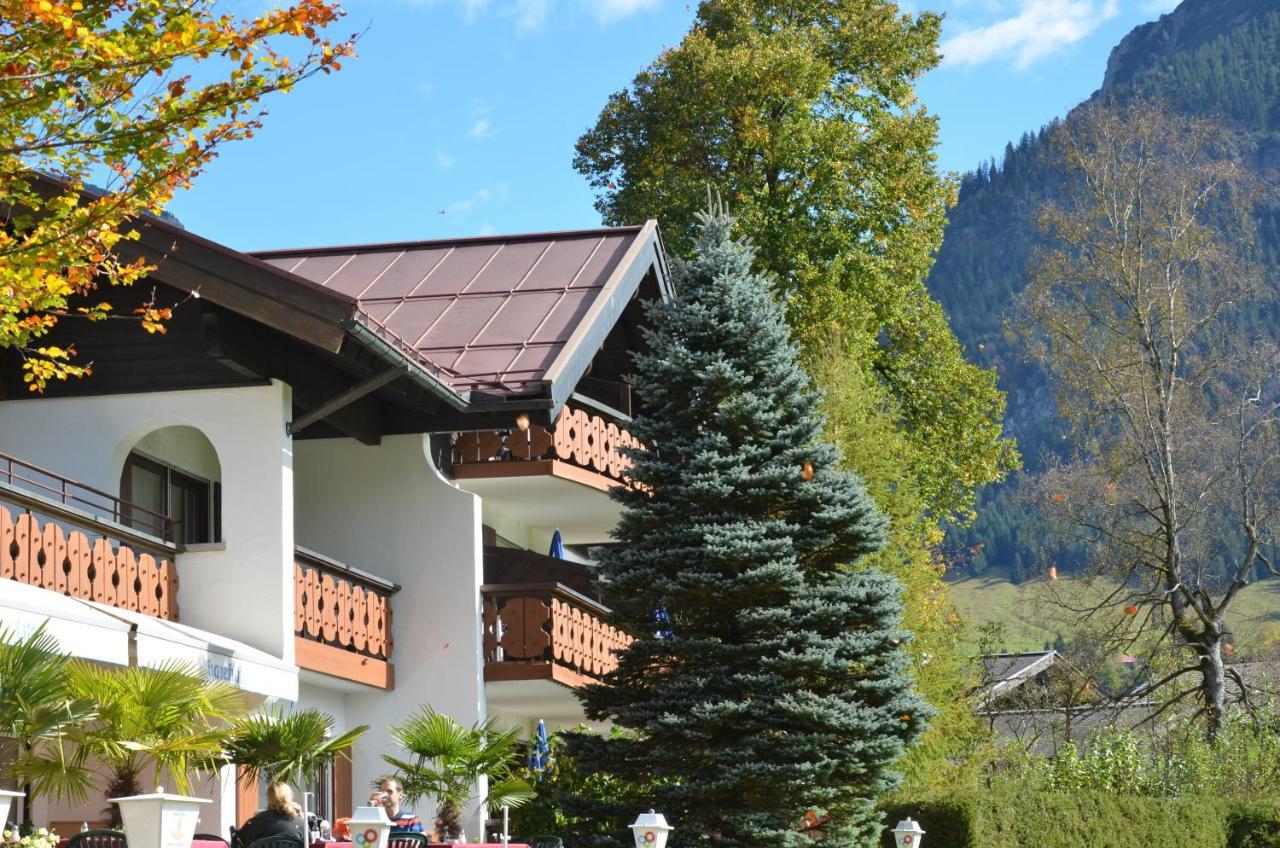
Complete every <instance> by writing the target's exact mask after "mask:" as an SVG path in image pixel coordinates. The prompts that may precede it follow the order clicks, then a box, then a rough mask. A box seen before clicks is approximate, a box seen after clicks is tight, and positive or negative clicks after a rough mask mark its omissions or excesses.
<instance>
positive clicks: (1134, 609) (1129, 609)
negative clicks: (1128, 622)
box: [1124, 604, 1138, 615]
mask: <svg viewBox="0 0 1280 848" xmlns="http://www.w3.org/2000/svg"><path fill="white" fill-rule="evenodd" d="M1124 614H1125V615H1137V614H1138V606H1137V604H1129V605H1128V606H1126V607H1125V608H1124Z"/></svg>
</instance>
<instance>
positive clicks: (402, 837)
mask: <svg viewBox="0 0 1280 848" xmlns="http://www.w3.org/2000/svg"><path fill="white" fill-rule="evenodd" d="M430 844H431V840H430V839H427V835H426V834H425V833H411V832H409V831H405V830H402V831H400V832H399V833H396V832H395V831H392V832H391V834H390V835H389V836H388V837H387V848H427V846H428V845H430Z"/></svg>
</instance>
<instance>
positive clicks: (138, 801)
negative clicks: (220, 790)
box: [107, 786, 212, 848]
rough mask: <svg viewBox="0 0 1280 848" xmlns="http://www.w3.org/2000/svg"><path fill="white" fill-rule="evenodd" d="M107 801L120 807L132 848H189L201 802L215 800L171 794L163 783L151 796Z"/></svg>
mask: <svg viewBox="0 0 1280 848" xmlns="http://www.w3.org/2000/svg"><path fill="white" fill-rule="evenodd" d="M107 800H108V801H110V802H111V803H113V804H115V805H116V806H117V807H119V808H120V819H121V821H123V822H124V829H125V831H127V832H128V834H129V848H189V846H190V845H191V838H192V837H193V836H195V833H196V823H197V822H198V821H199V820H200V805H201V804H209V803H212V802H211V801H210V800H209V799H208V798H192V797H189V796H186V795H172V794H169V793H167V792H165V791H164V787H163V786H157V787H156V791H155V792H152V793H150V794H148V795H130V796H129V797H127V798H108V799H107Z"/></svg>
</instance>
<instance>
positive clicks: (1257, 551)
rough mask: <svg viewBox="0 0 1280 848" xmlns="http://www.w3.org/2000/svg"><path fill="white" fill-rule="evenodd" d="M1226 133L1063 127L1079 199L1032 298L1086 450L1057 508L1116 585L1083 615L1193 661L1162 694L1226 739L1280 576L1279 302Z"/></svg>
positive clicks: (1138, 112)
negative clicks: (1261, 606) (1232, 638)
mask: <svg viewBox="0 0 1280 848" xmlns="http://www.w3.org/2000/svg"><path fill="white" fill-rule="evenodd" d="M1226 138H1227V137H1226V136H1224V135H1223V134H1221V133H1220V132H1219V131H1218V130H1217V129H1216V128H1215V127H1213V126H1212V125H1211V124H1209V123H1207V122H1205V121H1203V120H1186V119H1182V118H1179V117H1175V116H1172V115H1170V114H1168V113H1166V112H1165V111H1164V110H1162V109H1161V108H1160V107H1159V106H1157V105H1154V104H1152V103H1143V102H1138V103H1133V104H1128V105H1124V106H1116V107H1107V106H1105V105H1097V106H1090V107H1088V108H1087V109H1086V110H1085V111H1084V112H1082V113H1081V114H1080V115H1079V120H1073V121H1072V122H1071V123H1070V129H1067V128H1066V127H1065V126H1064V127H1063V128H1060V129H1059V130H1058V131H1057V134H1056V136H1055V139H1054V144H1055V147H1056V150H1057V152H1058V155H1059V157H1060V159H1061V161H1062V163H1063V165H1064V166H1065V168H1066V171H1067V173H1068V174H1069V177H1070V181H1069V184H1068V188H1067V195H1066V199H1065V200H1064V201H1063V202H1061V203H1055V204H1051V205H1049V206H1047V207H1046V208H1045V209H1044V211H1043V213H1042V215H1041V216H1040V225H1041V227H1042V229H1043V231H1044V233H1045V235H1046V237H1047V239H1048V240H1049V247H1047V248H1046V249H1045V250H1044V251H1042V253H1041V254H1040V255H1039V257H1038V262H1037V265H1036V267H1035V270H1034V273H1033V278H1032V281H1031V283H1030V285H1029V286H1028V288H1027V290H1026V292H1025V293H1024V296H1023V299H1022V305H1023V307H1024V309H1025V322H1024V324H1023V327H1022V329H1023V330H1024V332H1025V333H1026V335H1027V337H1028V339H1029V341H1030V343H1031V345H1032V350H1033V351H1034V352H1035V355H1037V356H1039V357H1040V358H1042V359H1043V361H1044V362H1045V363H1046V364H1047V366H1048V367H1049V369H1050V371H1051V372H1052V374H1053V376H1054V378H1055V385H1056V390H1057V394H1058V406H1059V410H1060V411H1061V413H1062V414H1063V415H1064V416H1065V417H1066V418H1067V419H1068V420H1069V421H1070V422H1071V424H1072V425H1073V428H1074V437H1075V446H1076V448H1077V450H1078V455H1077V457H1076V458H1075V459H1073V460H1072V461H1067V462H1063V463H1062V464H1060V465H1058V466H1056V467H1054V468H1052V469H1050V470H1049V471H1048V472H1047V473H1046V474H1045V475H1044V477H1043V478H1042V480H1041V485H1040V493H1041V496H1042V500H1043V503H1044V505H1045V506H1046V507H1047V509H1048V511H1049V514H1050V515H1051V516H1052V517H1053V518H1054V519H1055V521H1056V524H1057V526H1058V528H1059V529H1060V530H1062V531H1063V532H1064V533H1067V534H1070V536H1071V538H1073V539H1074V540H1077V541H1079V542H1082V543H1083V544H1084V545H1085V547H1086V549H1087V550H1088V551H1089V554H1090V557H1091V559H1092V564H1093V567H1094V568H1095V569H1096V570H1097V571H1098V572H1100V573H1102V574H1105V575H1106V576H1108V577H1109V578H1110V579H1111V581H1112V582H1111V583H1110V584H1109V585H1110V586H1111V587H1112V588H1111V590H1110V591H1109V592H1108V593H1107V595H1106V597H1105V598H1104V600H1103V601H1102V602H1101V603H1097V604H1092V605H1089V606H1088V607H1087V608H1082V610H1081V611H1082V612H1085V613H1086V614H1091V615H1097V616H1098V618H1100V619H1102V620H1103V621H1108V622H1109V621H1115V620H1119V621H1120V622H1121V624H1120V625H1110V624H1109V625H1108V628H1109V629H1110V630H1111V631H1112V633H1113V635H1114V636H1115V637H1117V638H1119V639H1121V640H1124V641H1131V642H1137V641H1139V640H1142V639H1145V638H1146V637H1148V636H1150V635H1152V634H1154V635H1157V636H1159V637H1161V638H1160V639H1158V640H1157V644H1159V645H1162V646H1164V647H1166V648H1168V647H1169V646H1170V645H1172V646H1173V647H1174V648H1175V651H1176V656H1177V657H1178V659H1177V661H1176V662H1174V663H1172V668H1170V669H1169V670H1168V673H1167V674H1161V675H1159V676H1158V677H1157V679H1155V680H1153V681H1152V682H1151V684H1150V686H1149V687H1148V688H1149V690H1155V689H1157V688H1159V687H1163V686H1166V685H1167V686H1172V687H1174V688H1173V689H1171V690H1168V694H1169V697H1168V699H1167V701H1166V703H1167V704H1170V705H1172V704H1177V703H1178V702H1181V701H1184V700H1188V699H1191V700H1196V701H1198V709H1199V711H1200V712H1202V713H1204V714H1205V715H1207V718H1208V721H1207V728H1208V732H1209V733H1210V734H1211V735H1212V734H1213V733H1216V732H1217V731H1218V730H1219V729H1220V727H1221V726H1222V722H1223V717H1224V715H1225V700H1226V694H1227V691H1226V690H1227V677H1226V674H1227V672H1226V669H1225V667H1224V662H1223V656H1224V652H1226V651H1227V650H1229V649H1228V643H1229V634H1228V627H1227V615H1228V613H1229V612H1230V611H1231V609H1232V606H1233V604H1234V603H1235V601H1236V599H1237V598H1238V596H1239V593H1240V591H1241V589H1243V588H1244V586H1245V585H1246V584H1247V583H1249V582H1250V581H1251V580H1253V579H1255V578H1256V577H1257V576H1259V575H1265V574H1274V573H1276V571H1275V568H1274V567H1273V561H1272V557H1273V554H1274V544H1275V534H1276V531H1277V529H1280V390H1278V382H1277V377H1278V376H1280V352H1278V350H1277V346H1276V344H1275V342H1274V341H1273V340H1272V339H1271V334H1270V333H1264V332H1262V331H1261V330H1257V331H1253V330H1250V329H1249V328H1250V327H1251V326H1252V327H1256V326H1257V325H1256V323H1255V322H1253V321H1251V320H1249V319H1250V317H1251V316H1254V315H1256V314H1257V313H1258V311H1259V310H1260V309H1261V308H1262V307H1263V306H1264V304H1265V303H1266V301H1268V300H1270V299H1271V294H1270V292H1269V291H1268V290H1267V288H1266V287H1265V286H1264V285H1263V284H1262V279H1261V275H1260V274H1259V272H1258V269H1257V268H1256V267H1255V266H1254V264H1253V263H1252V262H1251V261H1250V250H1251V247H1252V233H1253V229H1254V220H1253V212H1254V201H1255V196H1254V193H1253V191H1252V188H1251V186H1250V180H1249V178H1248V176H1247V174H1246V173H1245V171H1244V170H1243V169H1242V167H1241V166H1240V165H1239V164H1237V163H1236V162H1234V161H1233V160H1232V156H1231V150H1230V149H1229V148H1227V147H1226V146H1225V145H1224V141H1225V140H1226ZM1215 556H1216V557H1217V558H1218V559H1221V558H1222V557H1224V556H1226V557H1227V558H1228V559H1230V560H1231V561H1230V564H1229V567H1228V568H1227V569H1226V570H1225V572H1224V571H1223V570H1221V569H1220V568H1219V567H1215V564H1214V557H1215ZM1103 612H1105V613H1106V614H1105V615H1100V613H1103ZM1159 665H1160V664H1157V666H1159ZM1166 665H1167V664H1166Z"/></svg>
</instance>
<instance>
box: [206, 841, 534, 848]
mask: <svg viewBox="0 0 1280 848" xmlns="http://www.w3.org/2000/svg"><path fill="white" fill-rule="evenodd" d="M194 848H204V846H200V845H196V846H194ZM311 848H351V843H350V842H312V843H311ZM430 848H502V843H501V842H464V843H462V844H460V845H453V844H448V843H444V842H432V843H431V845H430ZM507 848H529V846H528V845H526V844H525V843H523V842H508V843H507Z"/></svg>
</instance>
